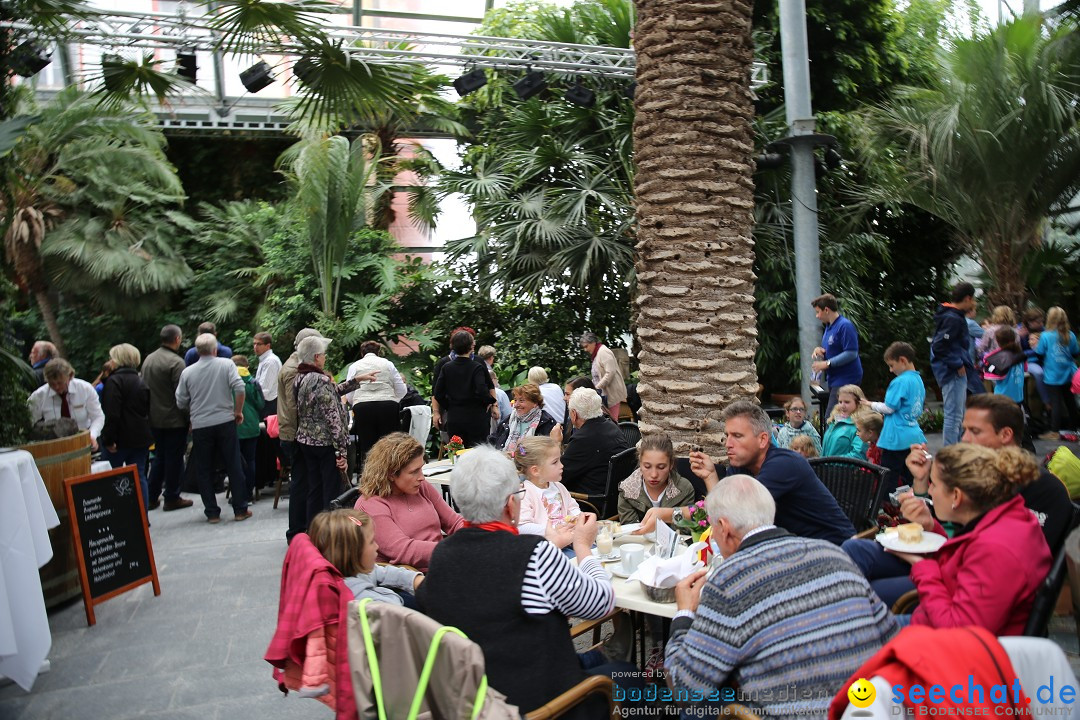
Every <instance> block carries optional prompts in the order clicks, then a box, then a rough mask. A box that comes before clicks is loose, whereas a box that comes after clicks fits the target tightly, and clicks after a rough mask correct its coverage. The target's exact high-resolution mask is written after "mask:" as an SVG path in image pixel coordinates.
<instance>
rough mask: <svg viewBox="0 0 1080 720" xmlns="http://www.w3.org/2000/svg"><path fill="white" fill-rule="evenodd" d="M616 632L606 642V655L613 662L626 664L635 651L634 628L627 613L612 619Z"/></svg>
mask: <svg viewBox="0 0 1080 720" xmlns="http://www.w3.org/2000/svg"><path fill="white" fill-rule="evenodd" d="M611 623H612V625H613V626H614V630H613V631H612V633H611V635H609V636H608V638H607V639H606V640H604V644H603V647H601V648H600V649H601V650H603V651H604V655H606V656H607V658H608V660H611V661H612V662H626V661H627V660H629V659H630V654H631V652H633V650H634V626H633V624H632V623H631V622H630V618H629V617H627V615H626V613H624V612H620V613H618V614H617V615H615V617H613V618H612V619H611Z"/></svg>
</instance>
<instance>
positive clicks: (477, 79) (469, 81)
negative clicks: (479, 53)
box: [454, 68, 487, 97]
mask: <svg viewBox="0 0 1080 720" xmlns="http://www.w3.org/2000/svg"><path fill="white" fill-rule="evenodd" d="M485 85H487V73H485V72H484V71H483V69H482V68H476V69H475V70H470V71H469V72H467V73H465V74H464V75H462V76H461V77H459V78H458V79H457V80H455V81H454V89H455V90H457V94H458V95H459V96H460V97H465V96H466V95H468V94H469V93H471V92H476V91H477V90H479V89H480V88H482V87H484V86H485Z"/></svg>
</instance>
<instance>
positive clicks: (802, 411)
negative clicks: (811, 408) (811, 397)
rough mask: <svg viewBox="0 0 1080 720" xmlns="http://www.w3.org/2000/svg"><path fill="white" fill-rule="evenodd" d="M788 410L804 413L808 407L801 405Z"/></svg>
mask: <svg viewBox="0 0 1080 720" xmlns="http://www.w3.org/2000/svg"><path fill="white" fill-rule="evenodd" d="M788 412H791V413H804V412H806V408H801V407H793V408H788Z"/></svg>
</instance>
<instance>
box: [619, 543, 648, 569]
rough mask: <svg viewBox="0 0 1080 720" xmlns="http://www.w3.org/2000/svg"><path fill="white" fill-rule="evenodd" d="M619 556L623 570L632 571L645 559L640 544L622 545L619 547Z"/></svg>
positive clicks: (643, 550) (643, 549)
mask: <svg viewBox="0 0 1080 720" xmlns="http://www.w3.org/2000/svg"><path fill="white" fill-rule="evenodd" d="M619 557H620V558H621V560H622V566H623V570H624V571H625V572H628V573H632V572H634V571H635V570H637V569H638V565H640V564H641V561H642V560H644V559H645V548H643V547H642V546H640V545H623V546H622V547H620V548H619Z"/></svg>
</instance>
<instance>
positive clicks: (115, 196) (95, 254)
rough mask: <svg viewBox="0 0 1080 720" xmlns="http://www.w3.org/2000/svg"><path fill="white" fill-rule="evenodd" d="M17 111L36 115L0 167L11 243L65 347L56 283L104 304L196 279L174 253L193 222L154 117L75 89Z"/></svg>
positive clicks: (13, 259) (11, 256)
mask: <svg viewBox="0 0 1080 720" xmlns="http://www.w3.org/2000/svg"><path fill="white" fill-rule="evenodd" d="M23 107H24V108H26V106H23ZM18 112H19V113H20V114H27V115H35V116H36V117H35V119H34V121H33V122H31V123H30V124H28V125H27V126H26V129H25V131H24V134H23V135H22V136H21V137H20V138H19V139H18V140H17V142H16V144H15V146H14V148H13V150H12V152H11V154H10V155H9V156H8V157H7V158H5V160H4V163H3V165H2V168H3V170H4V173H5V177H4V180H5V182H4V187H3V190H2V191H0V192H2V195H0V203H2V209H3V213H4V216H5V217H7V218H8V219H9V224H8V225H7V226H6V230H5V233H4V248H5V254H6V256H7V258H8V261H9V262H10V263H11V264H12V266H13V267H14V270H15V274H16V277H17V279H18V282H19V284H20V285H22V286H23V287H24V288H25V289H26V290H28V291H29V292H30V293H31V294H32V295H33V296H34V298H35V300H36V301H37V304H38V307H39V309H40V310H41V314H42V317H43V319H44V321H45V324H46V327H47V328H48V330H49V335H50V339H51V340H52V341H53V342H54V343H55V344H56V345H57V347H58V348H62V347H63V338H62V337H61V334H60V331H59V327H58V325H57V323H56V312H55V307H54V302H53V299H52V297H51V294H50V293H51V290H52V288H54V287H59V288H62V289H65V290H70V291H72V292H75V293H81V294H83V295H84V297H85V298H87V299H88V300H90V301H92V302H93V303H94V304H96V305H97V306H98V307H99V308H102V307H103V308H108V307H114V308H115V307H116V306H118V305H119V304H123V303H127V302H129V301H130V300H131V299H132V298H133V297H142V296H145V295H147V294H148V293H155V292H167V291H171V290H175V289H177V288H180V287H183V285H184V284H185V283H186V282H187V281H188V280H190V275H191V272H190V269H189V268H188V267H187V265H186V264H185V263H184V260H183V258H182V257H181V256H180V255H179V253H177V252H176V250H175V241H176V237H177V235H179V234H181V233H183V232H184V231H185V230H186V229H187V228H188V227H189V224H188V221H187V219H186V218H185V216H183V215H182V214H181V213H179V212H178V211H177V210H176V209H175V208H176V207H177V206H178V204H179V202H180V201H181V200H182V199H183V189H182V188H181V186H180V183H179V181H178V180H177V178H176V175H175V173H174V172H173V170H172V168H171V166H169V164H168V163H167V162H166V161H165V158H164V154H163V152H162V147H163V145H164V139H163V137H162V135H161V132H160V130H159V129H158V128H157V126H156V123H155V122H154V119H153V117H152V116H150V115H149V114H146V113H140V112H138V111H137V110H136V109H135V108H133V107H131V106H126V107H119V106H118V107H113V108H104V107H101V106H99V105H98V104H97V103H96V102H95V101H94V100H93V99H92V98H90V97H89V96H87V95H84V94H82V93H80V92H79V91H78V89H76V88H68V89H66V90H64V91H63V92H61V93H60V94H59V95H58V96H57V97H56V98H55V99H54V101H53V102H51V103H50V104H49V105H47V106H45V107H43V108H41V109H40V110H38V109H37V108H33V107H32V106H31V107H29V108H28V109H23V110H19V111H18Z"/></svg>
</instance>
